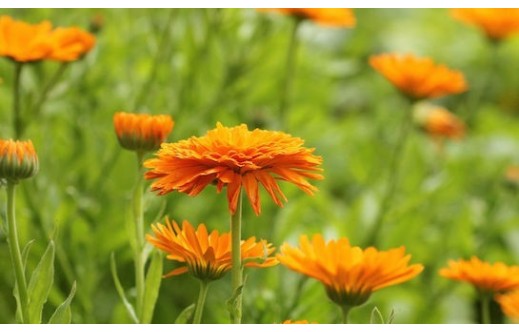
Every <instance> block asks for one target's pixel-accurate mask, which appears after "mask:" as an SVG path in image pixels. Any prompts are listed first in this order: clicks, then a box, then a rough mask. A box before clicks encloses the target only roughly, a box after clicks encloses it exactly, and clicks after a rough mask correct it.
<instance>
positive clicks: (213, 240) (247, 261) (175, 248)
mask: <svg viewBox="0 0 519 332" xmlns="http://www.w3.org/2000/svg"><path fill="white" fill-rule="evenodd" d="M151 227H152V229H153V232H154V235H155V236H152V235H149V234H148V235H146V240H148V242H150V243H151V244H152V245H154V246H155V247H157V248H158V249H160V250H162V251H164V252H166V253H167V254H168V255H167V256H166V258H168V259H170V260H175V261H178V262H181V263H184V266H182V267H179V268H177V269H174V270H173V271H171V272H169V273H168V274H167V275H165V276H164V277H172V276H176V275H180V274H183V273H186V272H190V273H192V274H193V276H195V277H196V278H198V279H201V280H216V279H220V278H221V277H222V276H223V275H224V274H225V272H227V271H229V270H230V269H231V268H232V258H231V234H230V233H223V234H221V235H220V234H219V233H218V231H216V230H214V231H212V232H211V234H208V232H207V228H206V227H205V225H204V224H200V225H198V228H197V229H196V231H195V228H194V227H193V226H192V225H191V224H190V223H189V222H187V221H185V220H184V222H183V223H182V228H180V227H179V226H178V225H177V223H176V222H175V221H173V223H171V222H170V221H169V220H168V219H167V218H166V223H165V224H155V225H152V226H151ZM274 250H275V248H274V247H272V244H270V243H268V242H267V241H265V240H261V241H259V242H256V238H255V237H250V238H249V239H247V240H245V241H241V258H242V261H243V266H246V267H270V266H274V265H276V264H278V261H277V260H276V258H274V257H268V256H269V255H270V254H272V253H273V252H274Z"/></svg>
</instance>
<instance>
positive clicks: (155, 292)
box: [141, 251, 163, 324]
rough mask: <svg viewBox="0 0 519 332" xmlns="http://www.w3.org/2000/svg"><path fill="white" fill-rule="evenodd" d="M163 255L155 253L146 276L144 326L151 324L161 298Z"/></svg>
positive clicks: (142, 319) (142, 318) (142, 320)
mask: <svg viewBox="0 0 519 332" xmlns="http://www.w3.org/2000/svg"><path fill="white" fill-rule="evenodd" d="M162 262H163V259H162V255H161V253H160V252H158V251H155V252H154V253H153V256H152V258H151V263H150V267H149V268H148V273H147V274H146V287H145V293H144V307H143V312H142V317H141V323H142V324H149V323H151V319H152V318H153V310H154V309H155V303H156V302H157V298H158V297H159V288H160V282H161V280H162Z"/></svg>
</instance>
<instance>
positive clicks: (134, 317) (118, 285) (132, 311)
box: [110, 252, 139, 324]
mask: <svg viewBox="0 0 519 332" xmlns="http://www.w3.org/2000/svg"><path fill="white" fill-rule="evenodd" d="M110 268H111V270H112V277H113V279H114V284H115V288H116V289H117V293H118V294H119V297H120V298H121V301H123V305H124V307H125V308H126V311H127V312H128V315H129V316H130V318H131V319H132V321H133V322H134V323H135V324H139V319H138V318H137V315H136V314H135V309H133V306H132V304H131V303H130V301H128V299H127V298H126V295H125V294H124V289H123V286H122V285H121V282H120V281H119V277H118V276H117V267H116V264H115V255H114V253H113V252H112V256H111V260H110Z"/></svg>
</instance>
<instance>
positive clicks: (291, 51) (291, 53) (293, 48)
mask: <svg viewBox="0 0 519 332" xmlns="http://www.w3.org/2000/svg"><path fill="white" fill-rule="evenodd" d="M300 23H301V19H300V18H294V22H293V25H292V31H291V32H290V40H289V41H288V48H287V57H286V62H285V75H284V77H283V81H282V83H281V84H282V85H281V94H280V96H279V109H278V112H279V117H280V119H281V124H282V125H286V110H287V108H288V100H289V97H290V89H291V86H292V80H293V77H294V68H295V63H296V56H297V46H298V38H297V30H298V28H299V25H300Z"/></svg>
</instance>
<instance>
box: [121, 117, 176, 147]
mask: <svg viewBox="0 0 519 332" xmlns="http://www.w3.org/2000/svg"><path fill="white" fill-rule="evenodd" d="M174 124H175V123H174V122H173V120H172V119H171V117H170V116H169V115H149V114H133V113H124V112H118V113H115V114H114V127H115V133H116V135H117V139H118V140H119V143H120V144H121V146H122V147H123V148H125V149H128V150H133V151H154V150H157V149H158V148H159V147H160V144H161V143H162V142H164V141H165V140H166V137H167V136H168V135H169V133H170V132H171V130H173V126H174Z"/></svg>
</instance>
